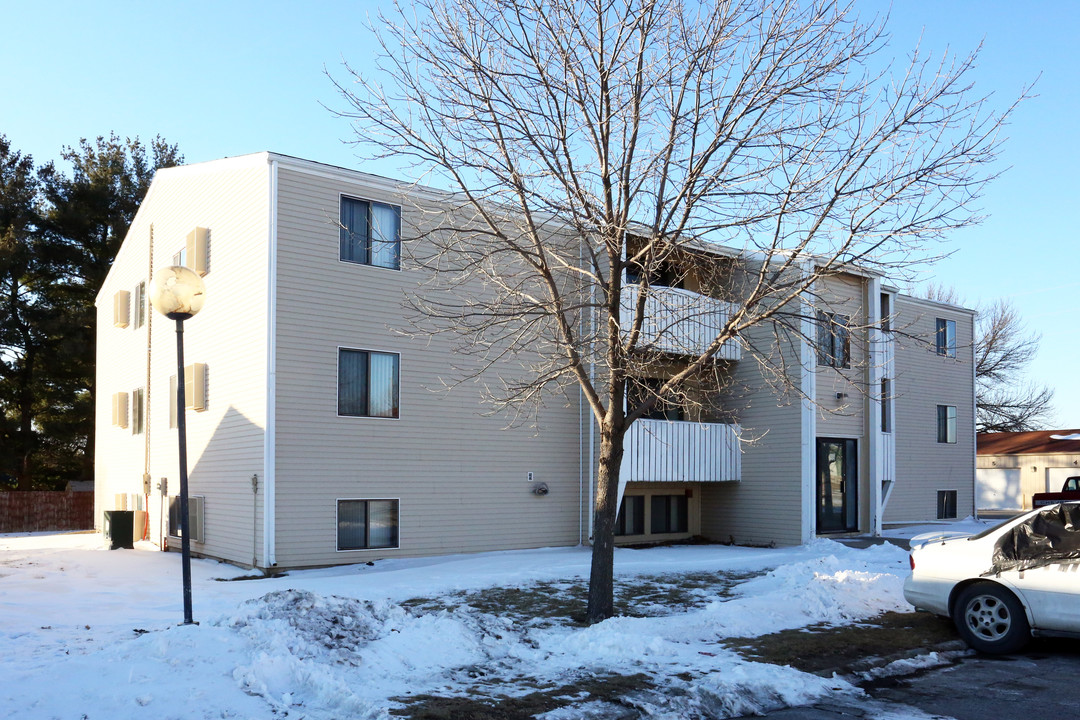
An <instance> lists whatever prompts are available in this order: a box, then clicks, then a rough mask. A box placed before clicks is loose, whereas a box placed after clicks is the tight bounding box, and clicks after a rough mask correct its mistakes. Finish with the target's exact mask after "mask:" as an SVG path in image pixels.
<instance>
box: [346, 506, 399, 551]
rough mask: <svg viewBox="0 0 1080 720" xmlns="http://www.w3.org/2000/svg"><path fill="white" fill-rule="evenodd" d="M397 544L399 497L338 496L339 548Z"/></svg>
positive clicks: (366, 548) (381, 546)
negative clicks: (385, 498) (345, 498)
mask: <svg viewBox="0 0 1080 720" xmlns="http://www.w3.org/2000/svg"><path fill="white" fill-rule="evenodd" d="M397 546H398V501H397V500H338V507H337V549H338V550H370V549H375V548H396V547H397Z"/></svg>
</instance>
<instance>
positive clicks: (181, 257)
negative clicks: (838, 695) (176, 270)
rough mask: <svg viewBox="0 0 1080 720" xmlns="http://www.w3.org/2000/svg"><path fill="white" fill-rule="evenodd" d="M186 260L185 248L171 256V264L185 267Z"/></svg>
mask: <svg viewBox="0 0 1080 720" xmlns="http://www.w3.org/2000/svg"><path fill="white" fill-rule="evenodd" d="M187 258H188V252H187V248H186V247H185V248H184V249H183V250H181V251H180V252H178V253H176V254H175V255H173V256H172V264H173V265H181V266H184V267H187Z"/></svg>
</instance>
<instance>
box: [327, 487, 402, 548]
mask: <svg viewBox="0 0 1080 720" xmlns="http://www.w3.org/2000/svg"><path fill="white" fill-rule="evenodd" d="M379 501H390V502H396V503H397V544H396V545H384V546H381V547H362V548H345V549H342V548H341V547H338V528H339V527H340V526H341V503H343V502H379ZM365 531H366V528H365ZM334 547H335V548H337V550H336V552H339V553H344V552H349V553H351V552H373V551H375V552H377V551H380V550H399V549H401V498H400V497H342V498H335V499H334Z"/></svg>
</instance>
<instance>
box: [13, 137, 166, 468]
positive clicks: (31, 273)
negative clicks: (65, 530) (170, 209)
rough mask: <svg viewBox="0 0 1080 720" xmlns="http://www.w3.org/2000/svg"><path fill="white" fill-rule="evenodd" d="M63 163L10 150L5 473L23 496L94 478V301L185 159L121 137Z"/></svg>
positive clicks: (84, 146)
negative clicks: (139, 220) (153, 190)
mask: <svg viewBox="0 0 1080 720" xmlns="http://www.w3.org/2000/svg"><path fill="white" fill-rule="evenodd" d="M0 140H2V138H0ZM62 157H63V159H64V160H65V161H67V162H68V163H70V165H71V171H70V174H65V173H63V172H61V171H59V170H57V168H56V167H55V166H53V165H52V164H51V163H50V164H48V165H46V166H44V167H43V168H41V169H40V170H38V171H37V173H35V172H34V169H33V162H32V161H31V159H30V158H28V157H23V156H21V155H19V154H18V153H14V152H12V151H11V150H10V147H9V144H8V143H7V141H6V140H3V142H2V144H0V182H2V185H0V192H2V197H0V236H2V238H3V240H2V241H0V289H2V291H3V294H4V297H3V301H2V302H3V309H2V310H0V362H2V363H3V364H2V366H0V373H3V374H2V375H0V408H2V413H0V415H2V419H0V422H2V423H3V424H2V425H0V432H2V433H3V435H2V436H0V437H3V440H4V442H3V449H0V475H4V474H6V475H10V476H13V477H15V478H17V479H18V486H19V487H20V488H21V489H30V488H31V487H62V486H63V484H64V483H65V482H66V481H67V480H72V479H92V478H93V467H94V458H93V433H94V374H95V371H94V360H95V342H94V340H95V336H94V333H95V325H96V311H95V307H94V300H95V298H96V296H97V292H98V290H99V288H100V287H101V284H102V283H103V282H104V280H105V276H106V275H107V274H108V272H109V268H110V267H111V265H112V261H113V259H114V258H115V257H116V252H117V250H119V248H120V244H121V243H122V242H123V240H124V236H125V235H126V234H127V230H128V227H129V226H130V224H131V221H132V219H133V218H134V217H135V213H136V211H137V210H138V208H139V204H140V203H141V202H142V199H143V197H144V196H145V195H146V191H147V190H148V189H149V186H150V181H151V180H152V179H153V176H154V172H155V171H156V170H157V169H158V168H162V167H171V166H174V165H178V164H180V163H181V162H183V156H182V155H181V154H180V153H179V152H178V150H177V147H176V146H175V145H170V144H169V143H167V142H166V141H165V140H163V139H162V138H161V137H156V138H154V139H153V140H152V141H151V142H150V144H149V146H146V145H144V144H143V143H142V142H141V141H140V140H139V139H138V138H135V139H131V138H126V139H123V140H121V139H120V138H119V137H118V136H117V135H115V134H111V135H109V137H98V138H97V140H96V141H95V142H90V141H88V140H86V139H83V140H81V141H80V143H79V145H78V147H76V148H73V147H65V148H64V151H63V153H62Z"/></svg>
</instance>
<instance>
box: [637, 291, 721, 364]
mask: <svg viewBox="0 0 1080 720" xmlns="http://www.w3.org/2000/svg"><path fill="white" fill-rule="evenodd" d="M639 290H640V286H638V285H636V284H630V285H626V286H625V287H623V292H622V300H621V302H620V310H621V311H620V313H619V314H620V318H619V321H620V323H621V324H622V327H623V332H629V329H630V325H631V322H632V321H633V318H634V306H635V303H636V302H637V296H638V292H639ZM733 308H734V306H733V305H732V304H731V303H728V302H724V301H723V300H717V299H715V298H711V297H708V296H707V295H701V294H699V293H695V292H690V291H689V290H681V289H679V288H671V287H663V286H652V287H650V288H649V294H648V297H646V299H645V318H644V321H643V322H642V324H641V336H640V338H639V339H638V343H637V346H638V347H639V348H643V349H650V350H657V351H659V352H665V353H673V354H676V355H700V354H701V353H703V352H705V349H706V348H708V347H709V345H710V344H711V343H712V341H713V340H714V339H715V338H716V336H717V335H719V334H720V330H721V328H723V327H724V325H725V324H726V323H727V321H728V318H729V317H731V313H732V310H733ZM741 355H742V348H741V347H740V346H739V343H738V341H736V340H728V341H727V342H725V343H724V344H723V345H722V346H721V347H720V351H719V352H718V353H716V356H717V357H720V358H723V359H725V360H738V359H739V358H740V357H741Z"/></svg>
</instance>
